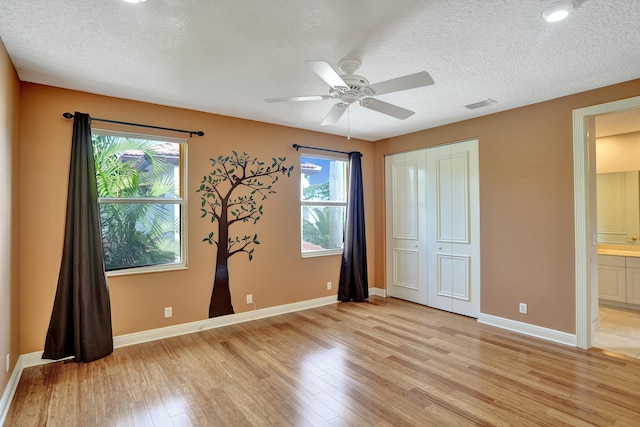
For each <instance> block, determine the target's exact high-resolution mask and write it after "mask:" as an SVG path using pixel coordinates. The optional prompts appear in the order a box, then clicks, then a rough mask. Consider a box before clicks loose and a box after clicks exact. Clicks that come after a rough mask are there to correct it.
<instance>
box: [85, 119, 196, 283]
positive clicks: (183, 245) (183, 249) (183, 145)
mask: <svg viewBox="0 0 640 427" xmlns="http://www.w3.org/2000/svg"><path fill="white" fill-rule="evenodd" d="M91 134H92V136H93V135H94V134H97V135H109V136H116V137H124V138H133V139H146V140H151V141H158V142H170V143H175V144H180V161H179V171H180V172H179V173H180V189H179V195H180V197H177V198H171V199H161V198H154V199H151V198H145V199H141V198H113V197H105V198H103V197H98V205H100V203H142V204H171V205H174V204H178V205H179V206H180V262H175V263H170V264H156V265H150V266H143V267H129V268H123V269H119V270H111V271H107V272H106V274H107V276H108V277H111V276H126V275H131V274H144V273H155V272H162V271H175V270H185V269H187V247H188V242H187V218H188V214H187V206H188V203H187V188H188V185H187V152H188V150H187V147H188V144H187V139H186V138H172V137H168V136H160V135H149V134H142V133H134V132H120V131H113V130H106V129H92V130H91Z"/></svg>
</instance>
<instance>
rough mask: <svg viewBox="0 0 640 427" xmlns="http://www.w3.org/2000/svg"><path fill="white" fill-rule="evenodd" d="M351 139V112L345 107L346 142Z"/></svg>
mask: <svg viewBox="0 0 640 427" xmlns="http://www.w3.org/2000/svg"><path fill="white" fill-rule="evenodd" d="M350 139H351V112H350V111H349V107H347V141H349V140H350Z"/></svg>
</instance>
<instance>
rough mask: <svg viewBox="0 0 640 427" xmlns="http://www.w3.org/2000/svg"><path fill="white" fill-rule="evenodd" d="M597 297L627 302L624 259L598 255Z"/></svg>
mask: <svg viewBox="0 0 640 427" xmlns="http://www.w3.org/2000/svg"><path fill="white" fill-rule="evenodd" d="M598 297H599V298H600V299H606V300H608V301H616V302H627V279H626V263H625V257H623V256H613V255H598Z"/></svg>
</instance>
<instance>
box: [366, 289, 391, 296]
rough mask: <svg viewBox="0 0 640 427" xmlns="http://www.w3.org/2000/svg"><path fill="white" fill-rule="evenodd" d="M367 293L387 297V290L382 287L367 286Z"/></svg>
mask: <svg viewBox="0 0 640 427" xmlns="http://www.w3.org/2000/svg"><path fill="white" fill-rule="evenodd" d="M369 295H375V296H378V297H383V298H386V297H387V290H386V289H382V288H369Z"/></svg>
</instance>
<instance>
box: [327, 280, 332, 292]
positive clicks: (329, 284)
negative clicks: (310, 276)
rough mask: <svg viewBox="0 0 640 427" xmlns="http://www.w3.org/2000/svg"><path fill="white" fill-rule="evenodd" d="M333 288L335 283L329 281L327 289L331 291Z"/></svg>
mask: <svg viewBox="0 0 640 427" xmlns="http://www.w3.org/2000/svg"><path fill="white" fill-rule="evenodd" d="M331 288H333V283H331V282H327V290H328V291H330V290H331Z"/></svg>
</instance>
